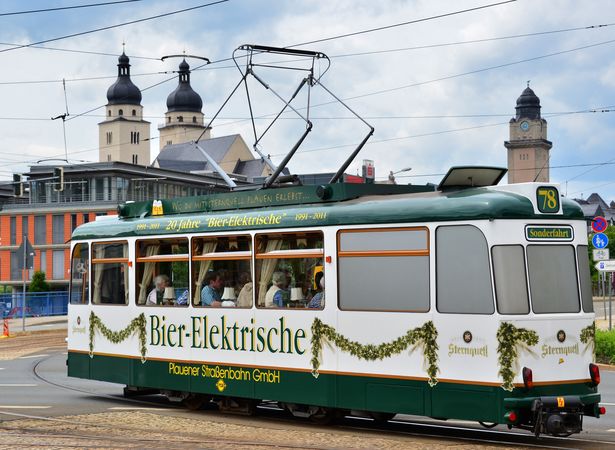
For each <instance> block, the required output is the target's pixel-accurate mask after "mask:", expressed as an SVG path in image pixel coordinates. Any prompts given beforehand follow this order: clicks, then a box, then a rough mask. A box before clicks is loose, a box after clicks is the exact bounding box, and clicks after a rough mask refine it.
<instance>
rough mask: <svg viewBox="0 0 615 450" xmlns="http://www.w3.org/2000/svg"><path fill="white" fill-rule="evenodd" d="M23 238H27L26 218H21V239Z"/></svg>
mask: <svg viewBox="0 0 615 450" xmlns="http://www.w3.org/2000/svg"><path fill="white" fill-rule="evenodd" d="M24 236H28V216H21V237H22V239H23V237H24ZM22 242H23V240H22Z"/></svg>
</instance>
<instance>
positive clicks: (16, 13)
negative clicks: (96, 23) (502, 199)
mask: <svg viewBox="0 0 615 450" xmlns="http://www.w3.org/2000/svg"><path fill="white" fill-rule="evenodd" d="M140 1H143V0H116V1H109V2H100V3H88V4H85V5H73V6H57V7H55V8H42V9H29V10H25V11H13V12H6V13H0V17H4V16H19V15H23V14H35V13H43V12H55V11H65V10H68V9H83V8H92V7H96V6H109V5H118V4H120V3H135V2H140Z"/></svg>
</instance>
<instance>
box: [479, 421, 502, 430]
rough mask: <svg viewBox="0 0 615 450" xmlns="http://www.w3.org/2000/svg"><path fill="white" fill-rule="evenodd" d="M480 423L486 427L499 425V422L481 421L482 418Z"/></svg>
mask: <svg viewBox="0 0 615 450" xmlns="http://www.w3.org/2000/svg"><path fill="white" fill-rule="evenodd" d="M478 423H480V424H481V425H482V426H484V427H485V428H493V427H495V426H496V425H498V424H497V423H495V422H494V423H488V422H481V421H480V420H479V421H478Z"/></svg>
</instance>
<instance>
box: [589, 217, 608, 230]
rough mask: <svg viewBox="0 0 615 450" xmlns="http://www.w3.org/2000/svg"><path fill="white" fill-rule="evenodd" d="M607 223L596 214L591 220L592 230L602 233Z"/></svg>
mask: <svg viewBox="0 0 615 450" xmlns="http://www.w3.org/2000/svg"><path fill="white" fill-rule="evenodd" d="M608 225H609V223H608V222H607V221H606V219H605V218H604V217H602V216H596V217H594V219H593V220H592V230H594V233H602V232H603V231H604V230H606V227H608Z"/></svg>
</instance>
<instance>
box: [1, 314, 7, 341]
mask: <svg viewBox="0 0 615 450" xmlns="http://www.w3.org/2000/svg"><path fill="white" fill-rule="evenodd" d="M7 337H9V319H7V318H6V317H5V318H4V325H3V326H2V336H0V339H2V338H7Z"/></svg>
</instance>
